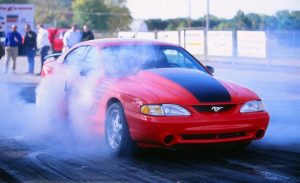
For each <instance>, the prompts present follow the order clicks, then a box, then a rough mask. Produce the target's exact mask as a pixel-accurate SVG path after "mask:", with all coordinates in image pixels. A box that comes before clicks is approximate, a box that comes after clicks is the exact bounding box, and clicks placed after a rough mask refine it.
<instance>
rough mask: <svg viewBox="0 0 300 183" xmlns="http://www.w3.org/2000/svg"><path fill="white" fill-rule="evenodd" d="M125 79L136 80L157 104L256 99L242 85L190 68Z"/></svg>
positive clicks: (158, 71)
mask: <svg viewBox="0 0 300 183" xmlns="http://www.w3.org/2000/svg"><path fill="white" fill-rule="evenodd" d="M129 78H130V79H129V80H130V81H131V82H134V83H137V85H138V88H139V90H143V91H144V92H148V93H151V94H152V96H155V97H153V99H152V101H153V102H157V103H177V104H183V105H196V104H199V103H243V102H246V101H250V100H257V99H259V97H258V96H257V95H256V94H255V93H254V92H252V91H250V90H249V89H247V88H245V87H242V86H239V85H237V84H234V83H231V82H228V81H223V80H220V79H216V78H214V77H213V76H211V75H209V74H207V73H204V72H202V71H199V70H194V69H181V68H160V69H149V70H142V71H140V72H139V73H138V74H137V75H135V76H132V77H129ZM147 96H149V95H147ZM146 100H147V99H146ZM148 101H149V100H148Z"/></svg>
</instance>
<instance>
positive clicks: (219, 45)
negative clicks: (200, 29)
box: [207, 31, 233, 57]
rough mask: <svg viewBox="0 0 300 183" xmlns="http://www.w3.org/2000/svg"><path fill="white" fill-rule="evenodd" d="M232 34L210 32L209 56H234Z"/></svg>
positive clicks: (208, 34)
mask: <svg viewBox="0 0 300 183" xmlns="http://www.w3.org/2000/svg"><path fill="white" fill-rule="evenodd" d="M232 43H233V41H232V32H231V31H208V33H207V54H208V55H210V56H228V57H230V56H232V48H233V44H232Z"/></svg>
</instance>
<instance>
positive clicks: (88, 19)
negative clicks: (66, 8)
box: [72, 0, 131, 31]
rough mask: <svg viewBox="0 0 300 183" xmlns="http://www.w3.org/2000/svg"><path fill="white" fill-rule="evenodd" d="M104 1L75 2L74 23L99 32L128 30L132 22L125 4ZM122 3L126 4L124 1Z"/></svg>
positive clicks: (78, 0)
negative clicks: (119, 29)
mask: <svg viewBox="0 0 300 183" xmlns="http://www.w3.org/2000/svg"><path fill="white" fill-rule="evenodd" d="M109 2H111V3H105V1H103V0H74V1H73V3H72V10H73V13H74V16H73V22H75V23H77V24H79V25H84V24H86V25H88V26H89V27H91V28H92V29H96V30H98V31H115V30H116V29H118V28H121V29H125V28H128V24H129V23H130V21H131V16H130V13H129V10H128V9H127V8H126V7H125V6H124V5H123V4H117V5H115V4H114V3H113V0H111V1H109ZM122 2H125V1H124V0H122Z"/></svg>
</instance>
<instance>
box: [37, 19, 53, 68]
mask: <svg viewBox="0 0 300 183" xmlns="http://www.w3.org/2000/svg"><path fill="white" fill-rule="evenodd" d="M37 28H38V34H37V47H38V49H39V50H40V55H41V71H42V68H43V65H44V62H45V56H46V55H48V51H49V50H50V46H51V45H50V41H49V33H48V30H46V29H44V25H42V24H38V25H37Z"/></svg>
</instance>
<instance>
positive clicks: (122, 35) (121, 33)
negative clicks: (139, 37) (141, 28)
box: [118, 31, 136, 38]
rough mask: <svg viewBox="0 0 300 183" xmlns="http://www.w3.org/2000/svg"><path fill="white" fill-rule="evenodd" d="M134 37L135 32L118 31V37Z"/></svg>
mask: <svg viewBox="0 0 300 183" xmlns="http://www.w3.org/2000/svg"><path fill="white" fill-rule="evenodd" d="M135 37H136V33H135V32H125V31H120V32H118V38H135Z"/></svg>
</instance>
